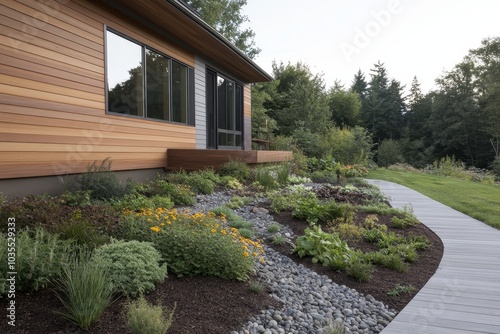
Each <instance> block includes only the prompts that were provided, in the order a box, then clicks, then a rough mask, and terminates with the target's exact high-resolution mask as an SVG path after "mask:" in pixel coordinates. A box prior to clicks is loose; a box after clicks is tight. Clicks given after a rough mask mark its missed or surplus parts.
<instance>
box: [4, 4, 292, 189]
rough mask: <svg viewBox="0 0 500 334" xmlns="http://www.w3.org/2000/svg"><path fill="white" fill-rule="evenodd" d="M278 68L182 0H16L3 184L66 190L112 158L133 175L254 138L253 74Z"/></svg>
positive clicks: (10, 12) (8, 55) (8, 58)
mask: <svg viewBox="0 0 500 334" xmlns="http://www.w3.org/2000/svg"><path fill="white" fill-rule="evenodd" d="M271 79H272V78H271V76H270V75H269V74H267V73H266V72H265V71H264V70H262V69H261V68H260V67H259V66H257V65H256V64H255V63H254V62H253V61H251V60H250V59H248V58H247V57H246V56H245V55H244V54H242V53H241V52H240V51H239V50H238V49H236V48H235V47H234V46H233V45H232V44H231V43H229V42H228V41H227V40H226V39H224V38H223V37H222V36H221V35H220V34H218V33H217V32H216V31H215V30H214V29H212V28H211V27H210V26H208V25H207V24H206V23H205V22H204V21H203V20H201V19H200V18H199V17H198V16H197V15H196V14H195V13H194V12H193V11H191V10H190V9H189V8H188V7H187V6H186V5H185V4H184V3H183V2H181V1H179V0H148V1H140V2H139V1H130V0H93V1H91V0H88V1H86V0H48V1H47V0H44V1H42V0H40V1H33V0H4V1H2V4H1V5H0V191H2V192H3V193H4V194H12V195H22V194H25V193H33V192H49V193H54V192H57V191H59V190H60V189H61V187H63V186H64V185H62V183H63V182H61V181H64V180H65V176H67V175H75V174H78V173H82V172H85V171H86V170H87V166H88V164H89V163H92V162H94V161H96V160H98V161H100V160H103V159H105V158H108V157H109V158H110V159H111V160H112V162H113V163H112V169H113V170H115V171H117V172H119V174H120V175H121V177H133V178H138V179H144V178H146V177H151V176H154V175H156V173H157V172H158V171H163V170H164V168H184V169H196V168H202V167H203V166H216V167H217V165H218V164H220V163H222V162H224V161H226V160H227V159H228V158H229V157H240V158H242V159H244V161H247V162H249V163H258V162H266V161H282V160H287V159H289V158H290V156H291V153H290V152H271V151H252V150H251V90H250V84H251V83H254V82H265V81H269V80H271Z"/></svg>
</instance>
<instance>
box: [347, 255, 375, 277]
mask: <svg viewBox="0 0 500 334" xmlns="http://www.w3.org/2000/svg"><path fill="white" fill-rule="evenodd" d="M372 271H373V265H372V263H371V262H369V261H367V260H366V256H365V254H363V253H362V252H361V251H351V252H350V253H349V261H348V262H347V266H346V272H347V275H349V276H351V277H352V278H354V279H356V280H358V281H359V282H366V281H368V280H369V279H370V277H371V275H372Z"/></svg>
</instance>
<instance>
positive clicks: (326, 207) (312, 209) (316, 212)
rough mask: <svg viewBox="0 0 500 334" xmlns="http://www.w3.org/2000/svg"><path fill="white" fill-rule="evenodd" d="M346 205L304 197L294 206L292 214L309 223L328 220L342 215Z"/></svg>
mask: <svg viewBox="0 0 500 334" xmlns="http://www.w3.org/2000/svg"><path fill="white" fill-rule="evenodd" d="M345 212H346V207H345V206H342V205H339V204H337V203H336V202H335V201H331V200H330V201H327V202H320V201H319V200H317V199H304V200H302V201H300V202H298V204H297V205H296V206H295V208H294V210H293V212H292V216H293V217H294V218H298V219H303V220H306V221H307V222H309V223H316V222H318V221H322V222H328V221H332V220H334V219H335V218H339V217H343V216H344V214H345Z"/></svg>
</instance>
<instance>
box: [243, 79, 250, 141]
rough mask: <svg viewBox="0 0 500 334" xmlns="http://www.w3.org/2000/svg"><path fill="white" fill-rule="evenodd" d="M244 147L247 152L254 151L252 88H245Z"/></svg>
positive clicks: (246, 86)
mask: <svg viewBox="0 0 500 334" xmlns="http://www.w3.org/2000/svg"><path fill="white" fill-rule="evenodd" d="M243 135H244V139H243V145H244V149H245V150H251V149H252V87H251V85H245V86H244V88H243Z"/></svg>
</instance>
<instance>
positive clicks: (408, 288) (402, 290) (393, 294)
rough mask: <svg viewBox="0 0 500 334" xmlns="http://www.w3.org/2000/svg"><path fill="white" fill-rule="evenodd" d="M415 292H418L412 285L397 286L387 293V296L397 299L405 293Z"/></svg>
mask: <svg viewBox="0 0 500 334" xmlns="http://www.w3.org/2000/svg"><path fill="white" fill-rule="evenodd" d="M415 290H416V289H415V287H414V286H413V285H411V284H408V285H399V284H396V286H395V287H394V288H392V289H391V290H389V291H388V292H387V295H389V296H390V297H397V296H399V295H401V294H403V293H411V292H413V291H415Z"/></svg>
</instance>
